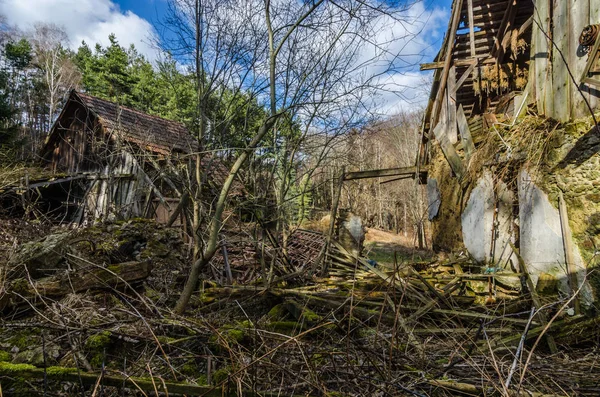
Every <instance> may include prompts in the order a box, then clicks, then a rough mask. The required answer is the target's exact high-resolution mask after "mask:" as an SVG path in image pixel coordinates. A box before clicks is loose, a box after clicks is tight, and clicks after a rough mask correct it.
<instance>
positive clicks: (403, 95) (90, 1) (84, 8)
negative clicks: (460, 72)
mask: <svg viewBox="0 0 600 397" xmlns="http://www.w3.org/2000/svg"><path fill="white" fill-rule="evenodd" d="M450 6H451V0H423V1H422V3H421V4H419V5H418V7H417V8H416V13H417V14H418V15H419V17H420V18H422V19H423V20H424V21H426V22H425V23H424V24H423V26H422V27H421V28H419V30H420V31H421V34H420V35H419V36H418V37H417V38H416V39H415V40H413V41H411V42H410V43H405V44H404V45H403V46H402V47H399V48H398V51H402V52H405V53H406V54H407V56H408V57H412V58H409V59H411V60H412V61H411V62H410V63H412V64H414V65H412V66H407V67H405V68H403V70H402V71H399V72H398V73H396V74H393V75H390V76H388V77H387V79H388V80H387V82H386V83H387V84H388V90H387V92H386V93H385V94H384V95H383V99H382V103H383V107H382V111H383V112H385V113H393V112H395V111H398V110H401V109H402V108H405V107H407V106H408V107H413V106H415V105H416V106H418V105H420V104H422V103H424V102H426V99H427V94H428V88H429V87H427V86H428V83H427V78H428V75H429V74H430V73H431V72H428V73H421V72H419V71H418V63H421V62H430V61H431V60H432V59H433V57H434V56H435V54H436V53H437V51H438V50H439V47H440V46H441V42H442V40H443V35H444V32H445V30H446V28H447V25H448V19H449V17H450ZM167 7H168V4H167V0H0V14H1V15H3V16H5V17H6V20H7V22H8V24H10V25H12V26H16V27H18V28H19V29H21V30H24V31H26V30H29V29H32V27H33V25H34V24H35V23H36V22H52V23H55V24H56V25H59V26H61V27H63V28H64V30H65V31H66V33H67V35H68V36H69V40H70V45H71V47H72V48H73V49H76V48H77V47H79V45H80V44H81V42H82V41H85V42H86V43H88V44H89V45H90V46H92V47H93V46H94V45H95V44H96V43H100V44H102V45H107V44H108V35H109V34H110V33H114V34H115V35H116V37H117V39H118V40H119V43H120V44H121V45H123V46H125V47H128V46H129V45H130V44H134V45H135V47H136V48H137V49H138V51H139V52H141V53H142V54H144V55H145V56H146V57H147V58H148V59H149V60H150V61H154V60H156V59H157V56H158V52H157V50H156V48H155V47H154V45H153V42H154V39H155V38H156V37H158V35H159V34H158V30H157V29H156V28H155V26H156V23H157V22H159V21H160V20H161V18H162V16H163V15H164V14H165V12H166V10H167ZM399 28H400V29H402V27H399ZM414 54H422V55H421V56H419V57H415V56H414Z"/></svg>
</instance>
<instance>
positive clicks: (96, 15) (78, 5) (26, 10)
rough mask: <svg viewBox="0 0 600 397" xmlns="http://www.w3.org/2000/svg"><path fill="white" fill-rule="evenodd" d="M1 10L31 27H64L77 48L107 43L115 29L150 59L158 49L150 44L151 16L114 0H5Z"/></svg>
mask: <svg viewBox="0 0 600 397" xmlns="http://www.w3.org/2000/svg"><path fill="white" fill-rule="evenodd" d="M0 14H3V15H5V16H6V18H7V22H8V23H9V24H10V25H14V26H16V27H18V28H19V29H21V30H29V29H31V28H32V27H33V25H34V24H35V23H36V22H47V23H54V24H56V25H58V26H61V27H62V28H64V30H65V32H66V33H67V35H68V36H69V39H70V41H71V47H72V48H74V49H76V48H77V47H79V45H80V44H81V41H82V40H85V41H86V43H88V45H90V46H91V47H92V48H93V47H94V45H95V44H96V43H100V44H102V45H107V44H108V43H109V41H108V35H109V34H110V33H114V34H115V35H116V36H117V39H118V40H119V43H120V44H121V45H122V46H124V47H129V45H130V44H134V45H135V47H136V48H137V49H138V51H139V52H140V53H142V54H144V55H145V56H146V57H147V58H148V59H149V60H150V61H154V60H155V59H156V58H157V52H156V50H155V49H154V48H153V47H152V45H151V44H150V43H151V42H152V39H153V38H154V37H156V32H155V31H154V28H153V27H152V25H151V24H150V22H148V21H147V20H145V19H143V18H140V17H139V16H138V15H136V14H134V13H133V12H131V11H125V12H123V11H121V10H120V9H119V6H118V5H117V4H115V3H113V2H112V1H111V0H1V1H0Z"/></svg>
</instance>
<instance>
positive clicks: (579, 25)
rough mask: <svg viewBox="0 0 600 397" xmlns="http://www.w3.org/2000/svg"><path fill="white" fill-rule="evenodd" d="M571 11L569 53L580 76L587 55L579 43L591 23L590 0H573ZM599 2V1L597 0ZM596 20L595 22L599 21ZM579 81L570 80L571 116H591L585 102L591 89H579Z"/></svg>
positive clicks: (572, 70) (575, 70)
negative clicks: (585, 28) (583, 32)
mask: <svg viewBox="0 0 600 397" xmlns="http://www.w3.org/2000/svg"><path fill="white" fill-rule="evenodd" d="M571 3H572V6H571V11H570V16H569V24H570V27H569V32H568V33H569V39H568V40H569V53H568V57H567V59H568V61H569V67H570V68H571V73H572V74H573V76H575V78H577V77H579V76H580V75H581V74H582V73H583V70H584V68H585V66H586V56H585V54H583V52H582V51H581V47H580V46H579V45H578V43H579V35H580V34H581V32H582V31H583V28H584V27H586V26H587V25H589V23H590V0H572V1H571ZM596 3H597V2H596ZM597 22H598V21H594V22H593V23H597ZM578 84H579V82H577V83H574V82H573V81H570V82H569V88H570V93H569V95H570V96H571V107H570V109H569V118H571V119H575V118H582V117H585V116H589V115H590V112H589V109H588V107H587V105H586V103H585V101H586V100H589V89H586V88H585V87H583V89H582V91H581V92H580V91H579V87H578V86H577V85H578Z"/></svg>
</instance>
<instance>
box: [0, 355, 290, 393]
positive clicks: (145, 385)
mask: <svg viewBox="0 0 600 397" xmlns="http://www.w3.org/2000/svg"><path fill="white" fill-rule="evenodd" d="M4 377H7V378H21V379H37V380H43V379H48V380H51V381H59V382H72V383H77V384H83V385H84V386H93V385H96V383H97V382H99V384H101V385H104V386H111V387H116V388H119V389H121V388H127V389H131V390H143V391H145V392H149V393H151V394H152V395H154V393H155V391H158V392H164V393H168V394H167V395H174V394H177V395H182V394H185V395H188V396H206V397H221V396H223V395H225V394H226V390H225V389H226V386H222V387H210V386H197V385H192V384H187V383H181V382H169V381H164V380H163V379H162V378H160V377H153V378H151V379H148V378H137V377H132V376H126V375H112V374H111V375H106V374H104V375H103V374H101V373H89V372H80V371H78V370H77V368H63V367H48V368H46V369H45V370H44V368H38V367H36V366H33V365H29V364H10V363H6V362H0V379H2V378H4ZM233 387H235V386H233ZM243 395H244V396H247V397H254V396H265V397H267V396H269V397H274V396H277V395H278V394H277V393H265V392H260V393H259V392H253V391H244V392H243Z"/></svg>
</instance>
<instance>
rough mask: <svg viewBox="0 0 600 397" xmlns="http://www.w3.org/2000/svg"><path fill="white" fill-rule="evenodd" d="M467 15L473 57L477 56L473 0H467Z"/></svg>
mask: <svg viewBox="0 0 600 397" xmlns="http://www.w3.org/2000/svg"><path fill="white" fill-rule="evenodd" d="M467 16H468V18H469V44H470V47H471V57H472V58H475V55H476V52H475V17H474V16H473V0H467Z"/></svg>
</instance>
